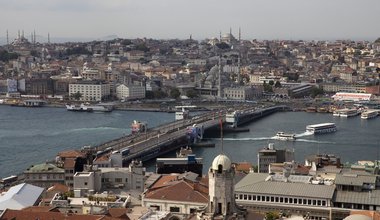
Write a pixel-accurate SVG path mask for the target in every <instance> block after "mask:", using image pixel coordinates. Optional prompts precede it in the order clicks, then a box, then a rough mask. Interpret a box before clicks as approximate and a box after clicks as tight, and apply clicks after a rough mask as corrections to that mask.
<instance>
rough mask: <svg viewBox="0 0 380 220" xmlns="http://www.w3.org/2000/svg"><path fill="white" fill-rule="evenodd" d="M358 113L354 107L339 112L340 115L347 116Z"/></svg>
mask: <svg viewBox="0 0 380 220" xmlns="http://www.w3.org/2000/svg"><path fill="white" fill-rule="evenodd" d="M358 114H359V112H358V110H356V109H344V110H342V111H341V112H340V117H344V118H348V117H353V116H357V115H358Z"/></svg>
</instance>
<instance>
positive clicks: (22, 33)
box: [21, 30, 24, 38]
mask: <svg viewBox="0 0 380 220" xmlns="http://www.w3.org/2000/svg"><path fill="white" fill-rule="evenodd" d="M21 37H22V38H24V30H22V35H21Z"/></svg>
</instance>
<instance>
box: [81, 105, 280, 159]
mask: <svg viewBox="0 0 380 220" xmlns="http://www.w3.org/2000/svg"><path fill="white" fill-rule="evenodd" d="M285 109H286V107H285V106H274V107H269V108H264V109H257V108H255V107H241V108H238V109H234V110H233V111H232V110H231V111H228V110H226V109H222V110H219V111H212V112H207V113H204V114H200V115H196V116H194V117H192V118H191V119H184V120H178V121H174V122H170V123H166V124H163V125H160V126H157V127H155V128H152V129H148V130H146V131H144V132H142V133H137V134H130V135H127V136H123V137H120V138H118V139H114V140H111V141H108V142H105V143H102V144H100V145H97V146H94V147H87V148H86V147H84V148H82V149H83V150H84V151H86V150H87V151H91V152H93V153H94V154H95V155H97V156H100V155H103V154H110V153H111V152H112V151H120V152H121V154H122V156H123V162H124V163H125V164H127V163H128V162H130V161H131V160H134V159H139V160H142V161H147V160H149V159H152V158H155V157H157V156H159V155H162V154H165V153H168V152H170V151H173V150H176V149H179V148H180V147H184V146H186V145H188V144H189V134H188V132H189V129H191V128H197V129H198V130H199V131H200V132H199V133H200V134H199V135H200V136H202V135H203V132H204V131H206V130H211V129H216V128H218V126H219V125H220V122H221V121H222V123H223V124H224V126H235V127H237V126H241V125H243V124H245V123H248V122H250V121H253V120H256V119H258V118H261V117H264V116H267V115H269V114H272V113H274V112H277V111H281V110H285ZM231 115H233V117H231ZM232 119H233V120H234V121H233V122H232V123H231V120H232ZM200 138H202V137H200ZM95 152H96V153H95Z"/></svg>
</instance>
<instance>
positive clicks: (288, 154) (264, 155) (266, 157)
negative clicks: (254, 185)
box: [257, 143, 294, 173]
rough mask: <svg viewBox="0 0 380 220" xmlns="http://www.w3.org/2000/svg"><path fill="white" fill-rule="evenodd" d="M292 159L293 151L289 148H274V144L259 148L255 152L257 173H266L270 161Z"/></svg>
mask: <svg viewBox="0 0 380 220" xmlns="http://www.w3.org/2000/svg"><path fill="white" fill-rule="evenodd" d="M292 160H294V151H291V150H289V149H275V148H274V144H273V143H270V144H269V145H268V147H266V148H264V149H261V150H260V151H259V152H258V153H257V166H258V172H259V173H268V171H269V165H270V164H272V163H283V162H291V161H292Z"/></svg>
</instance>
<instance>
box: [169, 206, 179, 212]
mask: <svg viewBox="0 0 380 220" xmlns="http://www.w3.org/2000/svg"><path fill="white" fill-rule="evenodd" d="M170 212H180V208H179V207H170Z"/></svg>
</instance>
